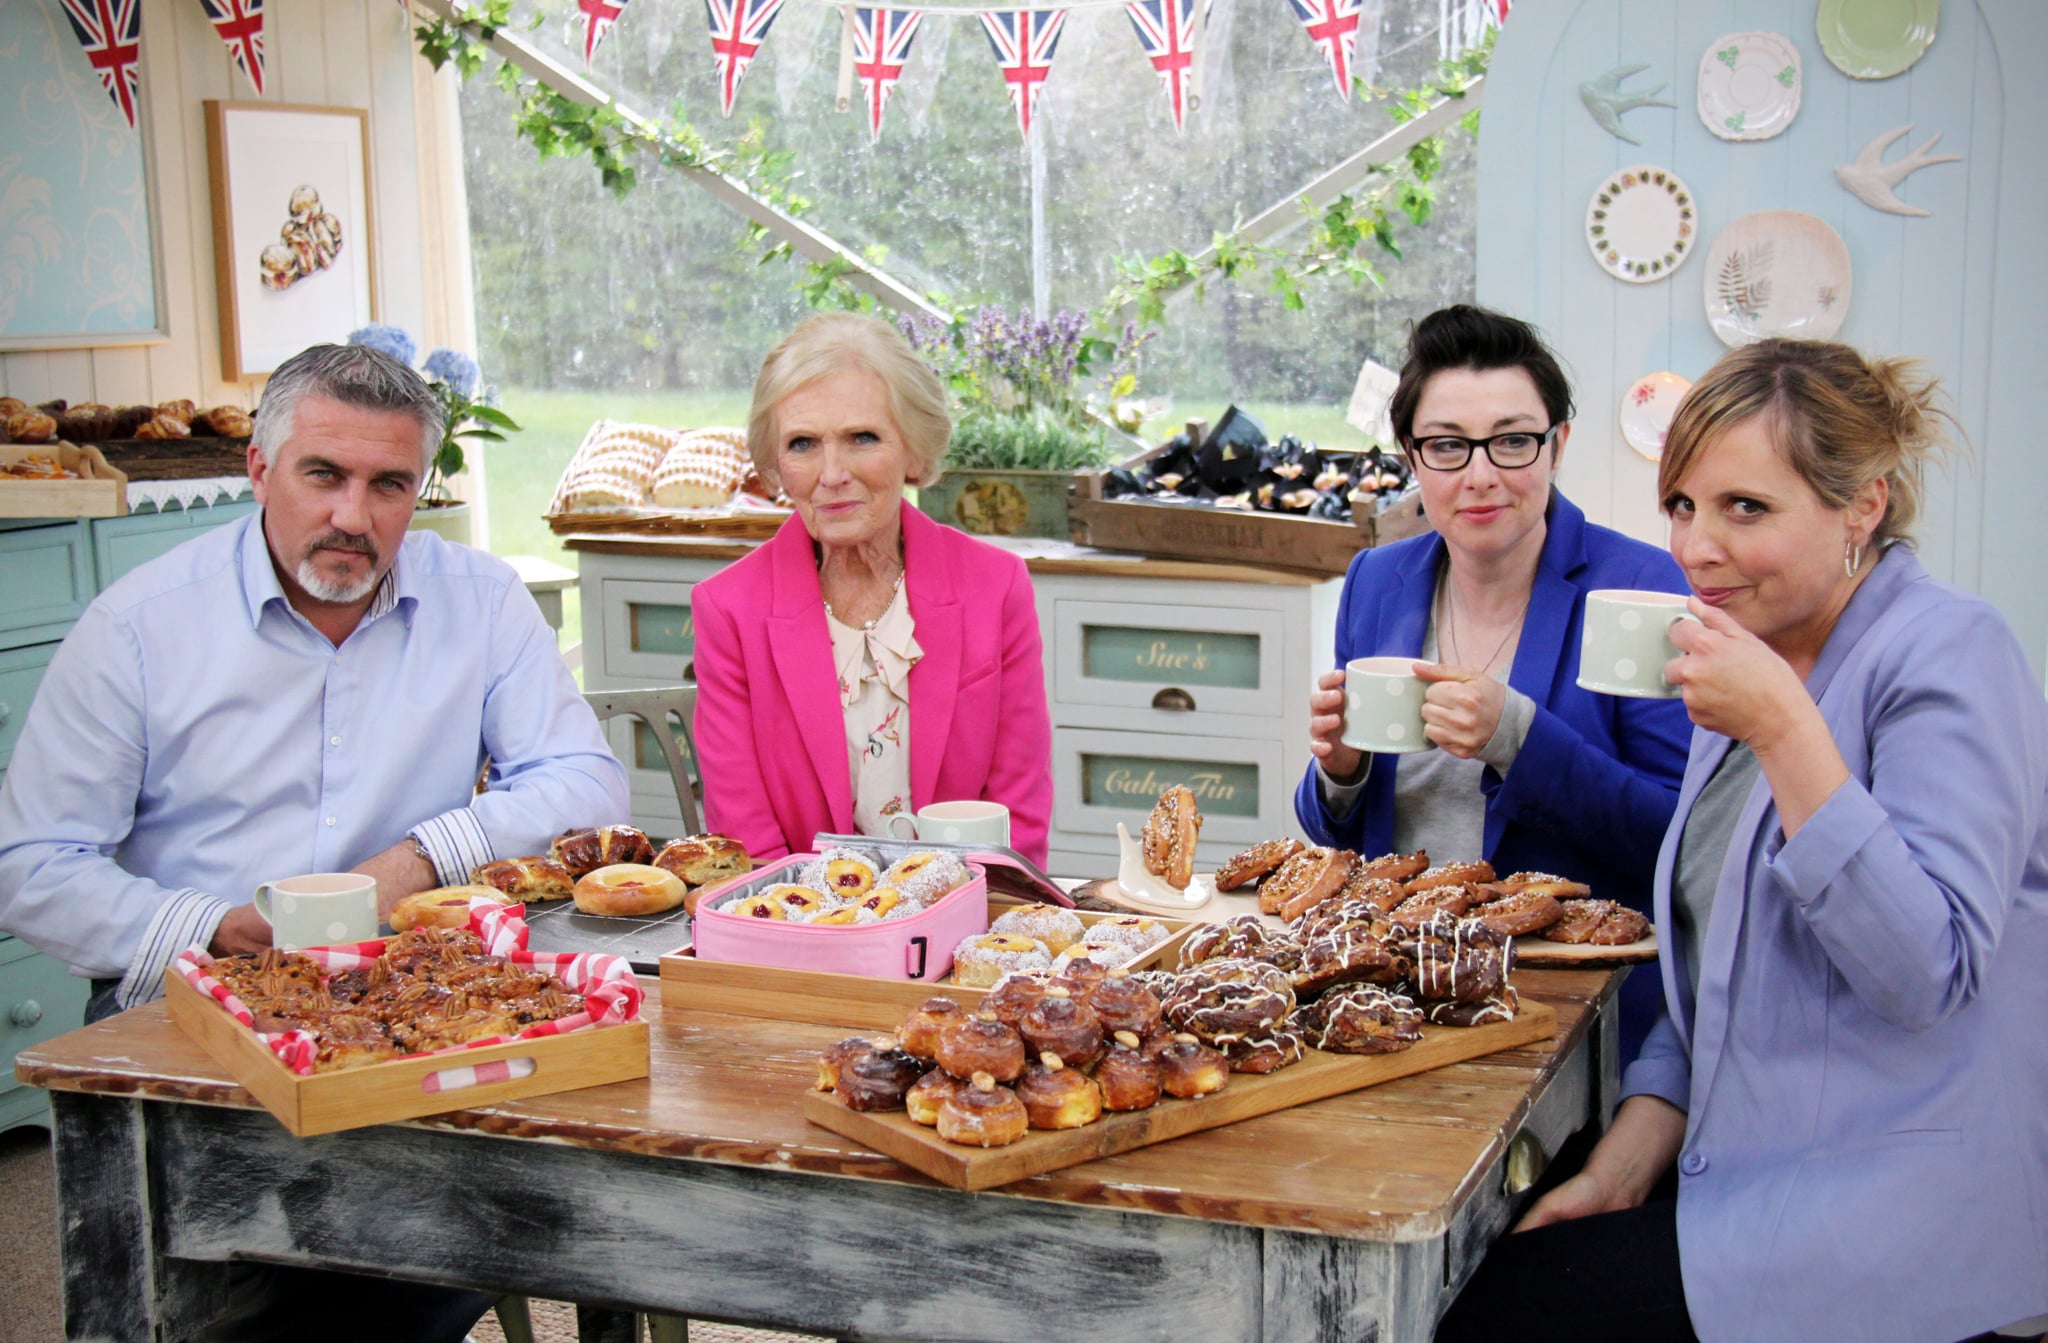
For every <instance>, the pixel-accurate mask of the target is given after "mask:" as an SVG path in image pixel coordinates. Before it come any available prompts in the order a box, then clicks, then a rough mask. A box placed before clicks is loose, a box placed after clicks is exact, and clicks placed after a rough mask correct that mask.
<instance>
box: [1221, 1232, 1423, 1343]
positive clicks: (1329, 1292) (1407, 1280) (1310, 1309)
mask: <svg viewBox="0 0 2048 1343" xmlns="http://www.w3.org/2000/svg"><path fill="white" fill-rule="evenodd" d="M1264 1240H1265V1274H1264V1300H1263V1302H1262V1305H1261V1310H1260V1319H1259V1335H1258V1336H1259V1338H1260V1339H1262V1340H1264V1343H1427V1340H1428V1338H1429V1336H1430V1334H1431V1332H1433V1331H1434V1330H1435V1328H1436V1318H1437V1307H1438V1298H1439V1297H1440V1296H1441V1294H1442V1292H1443V1286H1444V1243H1443V1241H1442V1240H1440V1239H1439V1240H1422V1241H1409V1242H1407V1243H1394V1242H1387V1241H1366V1240H1342V1239H1339V1238H1337V1237H1334V1236H1305V1235H1299V1234H1296V1233H1294V1232H1288V1231H1267V1232H1266V1233H1265V1236H1264Z"/></svg>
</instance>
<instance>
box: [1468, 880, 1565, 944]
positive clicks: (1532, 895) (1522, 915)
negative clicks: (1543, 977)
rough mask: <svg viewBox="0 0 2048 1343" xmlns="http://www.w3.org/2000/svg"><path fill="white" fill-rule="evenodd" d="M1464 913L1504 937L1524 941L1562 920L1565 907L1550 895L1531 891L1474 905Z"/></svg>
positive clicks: (1490, 888) (1544, 892) (1545, 892)
mask: <svg viewBox="0 0 2048 1343" xmlns="http://www.w3.org/2000/svg"><path fill="white" fill-rule="evenodd" d="M1487 889H1489V890H1492V889H1498V888H1496V887H1489V888H1487ZM1465 912H1466V914H1467V915H1469V916H1470V917H1472V918H1475V919H1477V920H1479V921H1480V922H1481V923H1483V924H1485V925H1486V926H1487V927H1489V928H1491V929H1493V931H1495V932H1497V933H1499V934H1501V935H1502V936H1504V937H1526V936H1528V935H1529V934H1531V933H1540V932H1542V931H1543V930H1544V929H1545V928H1548V927H1550V925H1552V924H1553V923H1556V922H1557V921H1558V920H1559V919H1561V918H1563V917H1564V905H1563V903H1562V902H1561V901H1559V900H1558V899H1557V897H1556V896H1554V895H1551V894H1550V893H1549V892H1547V891H1542V890H1536V889H1533V888H1532V889H1529V890H1522V891H1515V892H1512V893H1510V894H1506V895H1503V896H1501V897H1500V898H1499V899H1497V900H1489V901H1487V902H1486V903H1485V904H1483V905H1474V906H1472V907H1471V908H1470V909H1468V910H1467V911H1465Z"/></svg>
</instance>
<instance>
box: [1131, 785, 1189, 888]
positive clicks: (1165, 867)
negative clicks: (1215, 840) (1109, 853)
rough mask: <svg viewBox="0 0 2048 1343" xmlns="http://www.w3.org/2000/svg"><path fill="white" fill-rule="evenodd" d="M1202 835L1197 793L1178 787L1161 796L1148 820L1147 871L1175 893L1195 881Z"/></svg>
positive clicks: (1145, 843)
mask: <svg viewBox="0 0 2048 1343" xmlns="http://www.w3.org/2000/svg"><path fill="white" fill-rule="evenodd" d="M1201 831H1202V810H1201V808H1200V807H1198V806H1197V805H1196V804H1195V795H1194V792H1193V791H1192V790H1191V789H1189V788H1188V787H1187V786H1186V785H1184V784H1175V785H1174V786H1173V787H1171V788H1169V789H1167V790H1166V791H1165V792H1163V793H1161V794H1160V795H1159V801H1158V802H1157V803H1156V804H1155V805H1154V806H1153V808H1152V814H1151V815H1150V816H1148V817H1146V818H1145V829H1144V834H1143V841H1142V842H1143V848H1144V854H1145V870H1146V871H1147V872H1150V873H1151V874H1152V875H1153V876H1155V877H1157V878H1159V879H1160V880H1161V881H1163V882H1165V883H1166V884H1167V885H1169V886H1171V887H1173V888H1174V889H1175V890H1178V891H1184V890H1186V889H1187V887H1188V883H1189V882H1191V881H1193V880H1194V879H1195V839H1196V837H1197V836H1198V835H1200V834H1201Z"/></svg>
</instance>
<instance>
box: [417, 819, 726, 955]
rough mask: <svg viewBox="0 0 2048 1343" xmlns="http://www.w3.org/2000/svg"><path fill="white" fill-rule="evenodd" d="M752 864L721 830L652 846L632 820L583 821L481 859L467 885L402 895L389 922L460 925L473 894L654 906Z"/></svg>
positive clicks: (658, 909)
mask: <svg viewBox="0 0 2048 1343" xmlns="http://www.w3.org/2000/svg"><path fill="white" fill-rule="evenodd" d="M753 869H754V860H753V858H752V857H751V856H750V855H749V854H748V853H747V850H746V847H745V846H744V845H742V844H741V843H740V842H739V841H738V840H735V839H730V838H728V837H726V836H724V835H691V836H690V837H689V838H687V839H677V840H671V841H669V842H668V843H667V844H665V845H663V846H662V848H661V849H660V851H659V852H657V851H656V850H655V847H654V841H652V840H651V839H649V838H648V837H647V835H646V833H645V832H644V831H642V830H639V829H636V828H635V827H633V826H630V825H601V826H586V827H582V828H579V829H575V830H568V831H564V832H563V833H562V834H561V835H558V836H557V837H556V838H555V841H554V843H553V844H551V845H549V846H548V851H547V852H546V853H544V854H535V855H532V856H531V857H526V858H500V859H498V860H496V861H494V862H489V863H484V864H481V865H480V866H478V867H476V868H473V869H472V870H471V871H470V874H469V884H467V885H462V886H441V887H436V888H435V889H433V890H430V891H421V892H419V893H418V894H416V895H409V896H407V897H405V898H404V899H403V900H400V901H399V902H398V904H397V906H396V907H395V908H394V909H393V910H392V911H391V926H392V928H394V929H395V930H397V931H399V932H404V931H406V930H407V929H409V928H415V927H433V928H464V927H467V926H468V924H469V901H470V900H471V898H473V897H475V896H485V897H488V898H490V899H494V900H500V901H503V902H505V903H506V904H514V905H525V904H534V903H539V902H545V901H550V900H571V899H573V900H574V901H575V902H576V907H577V908H578V909H580V910H582V911H583V912H584V913H586V914H607V915H621V916H623V915H639V914H659V913H663V912H665V911H667V910H671V909H674V908H675V907H676V906H677V905H688V904H689V903H690V897H691V895H692V893H693V892H695V891H699V890H702V889H703V888H704V887H706V886H710V885H714V884H716V883H719V882H723V881H725V880H727V879H729V878H731V877H737V876H741V875H743V874H745V873H747V872H751V871H753Z"/></svg>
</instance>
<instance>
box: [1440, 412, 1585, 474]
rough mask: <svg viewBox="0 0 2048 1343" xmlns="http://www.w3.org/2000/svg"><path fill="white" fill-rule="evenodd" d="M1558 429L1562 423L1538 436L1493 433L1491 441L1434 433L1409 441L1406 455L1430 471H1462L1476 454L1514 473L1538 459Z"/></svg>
mask: <svg viewBox="0 0 2048 1343" xmlns="http://www.w3.org/2000/svg"><path fill="white" fill-rule="evenodd" d="M1562 427H1563V425H1562V423H1559V424H1553V425H1551V426H1550V427H1549V428H1548V429H1545V430H1544V431H1543V432H1542V433H1540V434H1532V433H1530V432H1529V431H1528V430H1527V429H1517V430H1515V431H1514V432H1513V433H1507V434H1495V435H1494V436H1493V437H1492V438H1459V437H1458V436H1456V435H1455V434H1436V435H1433V436H1431V437H1429V438H1415V439H1410V440H1409V441H1408V455H1409V456H1410V457H1411V458H1413V459H1414V460H1416V461H1418V462H1420V463H1422V465H1424V466H1426V467H1428V468H1429V469H1430V470H1432V471H1462V470H1464V469H1465V464H1466V463H1467V462H1469V461H1471V460H1472V454H1473V452H1474V451H1478V452H1483V453H1485V454H1486V460H1487V461H1489V462H1492V463H1493V464H1494V465H1495V466H1497V467H1499V468H1500V469H1501V470H1503V471H1514V470H1518V469H1520V468H1521V467H1524V466H1528V465H1530V464H1532V463H1533V462H1535V460H1536V459H1537V458H1538V457H1541V456H1542V455H1543V449H1544V447H1545V446H1546V445H1548V444H1549V442H1550V440H1551V439H1553V438H1555V437H1556V436H1557V431H1558V430H1559V429H1560V428H1562Z"/></svg>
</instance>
